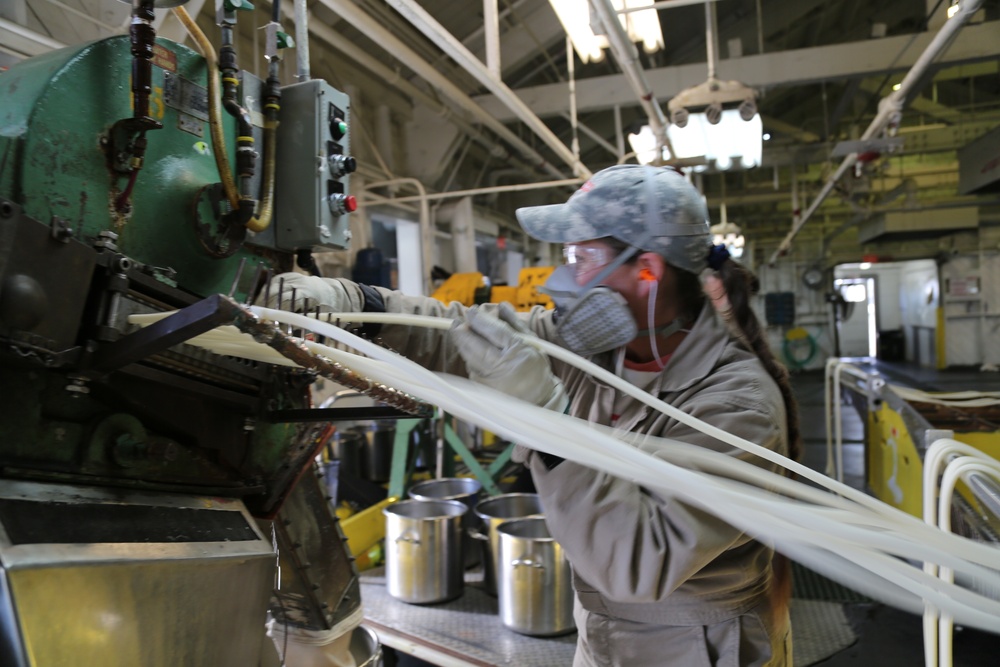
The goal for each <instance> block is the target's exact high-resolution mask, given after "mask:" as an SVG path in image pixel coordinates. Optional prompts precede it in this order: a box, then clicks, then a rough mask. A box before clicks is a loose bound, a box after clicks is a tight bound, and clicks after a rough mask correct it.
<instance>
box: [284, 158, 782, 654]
mask: <svg viewBox="0 0 1000 667" xmlns="http://www.w3.org/2000/svg"><path fill="white" fill-rule="evenodd" d="M516 215H517V218H518V221H519V222H520V224H521V226H522V227H523V228H524V230H525V231H526V232H527V233H528V234H529V235H531V236H532V237H534V238H536V239H539V240H541V241H546V242H550V243H561V244H563V245H564V249H565V254H566V258H567V263H566V264H565V265H564V266H561V267H559V268H558V269H557V270H556V271H555V272H554V273H553V275H552V277H551V278H550V279H549V281H548V282H547V283H546V291H547V292H548V293H549V294H550V295H551V296H552V297H553V299H554V301H555V303H556V308H555V310H554V311H552V310H548V311H547V310H544V309H542V308H535V309H533V310H531V311H529V312H527V313H515V312H514V311H513V309H511V308H509V307H506V306H503V305H502V306H493V305H482V306H477V307H473V308H465V307H463V306H461V305H459V304H455V303H453V304H450V305H447V306H446V305H444V304H441V303H439V302H437V301H435V300H433V299H430V298H424V297H409V296H404V295H402V294H400V293H398V292H393V291H390V290H386V289H376V288H371V287H367V286H362V285H356V284H354V283H351V282H348V281H343V280H334V279H321V278H311V277H306V276H297V275H291V276H286V277H285V281H286V289H287V287H288V286H294V287H295V289H296V293H297V294H298V297H299V298H300V299H301V298H308V299H310V302H309V303H308V304H305V305H306V306H308V307H315V306H317V305H319V307H320V308H321V309H322V310H329V311H338V312H349V311H386V312H402V313H411V314H420V315H432V316H439V317H451V318H453V319H455V320H456V325H455V326H454V327H452V329H451V330H450V331H449V332H441V331H439V330H430V329H420V328H411V327H408V326H402V325H394V326H388V325H387V326H385V327H384V328H383V329H382V331H381V334H380V335H381V337H382V338H383V339H384V341H385V342H386V344H387V345H389V346H390V347H391V348H393V349H395V350H397V351H399V352H400V353H402V354H404V355H406V356H408V357H410V358H412V359H414V360H416V361H419V362H420V363H422V364H423V365H425V366H426V367H428V368H430V369H432V370H441V371H447V372H452V373H465V374H467V375H468V376H469V377H471V378H473V379H474V380H477V381H479V382H482V383H484V384H487V385H490V386H492V387H493V388H495V389H498V390H500V391H503V392H505V393H508V394H510V395H512V396H518V397H521V398H522V399H524V400H528V401H531V402H533V403H535V404H537V405H542V406H546V407H548V408H551V409H553V410H557V411H565V412H568V413H569V414H571V415H573V416H575V417H578V418H580V419H584V420H587V421H589V422H592V423H595V424H602V425H607V426H614V427H616V428H619V429H622V430H624V431H629V432H633V433H639V434H649V435H653V436H662V437H663V438H671V439H674V440H679V441H683V442H687V443H691V444H695V445H699V446H703V447H705V448H709V449H713V450H716V451H721V452H725V453H726V454H729V455H731V456H733V457H738V458H742V459H746V460H752V461H753V462H754V463H755V464H757V465H759V466H761V467H762V468H765V469H768V470H772V469H773V466H772V465H771V464H769V463H767V462H765V461H763V460H760V459H757V458H756V457H753V456H752V455H750V454H747V453H745V452H743V451H742V450H737V449H735V448H732V447H730V446H728V445H725V444H723V443H721V442H719V441H718V440H716V439H715V438H713V437H711V436H708V435H705V434H703V433H701V432H700V431H697V430H695V429H693V428H692V427H690V426H687V425H685V424H681V423H679V422H677V421H676V420H674V419H672V418H670V417H667V416H666V415H663V414H660V413H658V412H655V411H652V410H650V409H649V408H648V407H647V406H646V405H644V404H642V403H640V402H639V401H637V400H635V399H633V398H631V397H628V396H625V395H623V394H620V393H619V392H617V391H616V390H615V389H613V388H611V387H609V386H606V385H605V384H603V383H601V382H600V381H598V380H596V379H594V378H593V377H592V376H590V375H588V374H586V373H584V372H583V371H581V370H578V369H577V368H576V367H573V366H570V365H568V364H566V363H565V362H560V361H556V360H552V361H549V360H547V359H546V357H545V356H544V355H543V354H542V353H541V352H539V351H537V350H536V349H535V348H534V347H532V346H530V345H528V344H527V343H524V342H523V340H521V337H520V335H519V334H523V333H531V334H534V335H537V336H540V337H542V338H544V339H547V340H553V341H556V342H558V343H560V344H561V345H563V346H566V347H568V348H569V349H571V350H573V351H575V352H577V353H578V354H581V355H583V356H586V357H588V358H590V359H591V361H593V362H595V363H597V364H599V365H601V366H603V367H605V368H607V369H609V370H611V371H613V372H615V373H616V374H618V375H619V376H621V377H623V378H625V379H626V380H628V381H629V382H631V383H632V384H634V385H636V386H637V387H640V388H641V389H643V390H645V391H648V392H650V393H652V394H653V395H655V396H657V397H659V398H660V399H662V400H664V401H665V402H667V403H669V404H671V405H673V406H674V407H676V408H679V409H680V410H682V411H684V412H686V413H688V414H690V415H692V416H694V417H697V418H699V419H702V420H704V421H706V422H708V423H710V424H712V425H713V426H716V427H719V428H721V429H723V430H725V431H728V432H730V433H733V434H735V435H738V436H741V437H743V438H746V439H747V440H750V441H751V442H755V443H758V444H760V445H762V446H764V447H766V448H769V449H771V450H774V451H777V452H779V453H781V454H788V453H789V448H790V444H794V443H796V442H797V440H798V424H797V414H796V409H795V404H794V399H793V397H792V394H791V388H790V385H789V382H788V377H787V372H786V371H785V370H784V368H783V367H782V366H781V365H780V364H779V363H778V362H777V361H776V360H775V358H774V356H773V355H772V354H771V352H770V350H769V348H768V347H767V345H766V343H765V341H764V339H763V337H762V332H761V328H760V325H759V323H758V321H757V318H756V316H755V315H754V313H753V311H752V310H751V307H750V297H751V295H752V293H753V292H754V291H755V287H756V282H755V279H754V277H753V274H752V273H751V272H750V271H749V270H747V269H746V268H745V267H743V266H742V265H740V264H739V263H737V262H735V261H734V260H733V259H731V258H730V257H729V256H728V253H727V251H726V250H725V248H724V247H723V246H712V244H711V236H710V234H709V229H708V222H707V218H708V215H707V210H706V207H705V204H704V202H703V199H702V197H701V196H700V194H699V193H698V192H697V190H696V189H695V188H694V187H693V186H692V185H691V184H690V183H688V181H687V180H686V179H685V178H684V177H683V176H682V175H681V174H680V173H678V172H676V171H675V170H672V169H667V168H654V167H644V166H637V165H619V166H614V167H610V168H608V169H605V170H603V171H600V172H598V173H596V174H594V176H593V177H592V178H591V179H590V180H588V181H587V182H586V183H584V185H583V186H582V187H581V188H580V189H579V190H578V191H576V192H575V193H574V194H573V195H572V196H571V197H570V198H569V200H568V201H567V202H566V203H564V204H556V205H550V206H537V207H529V208H522V209H519V210H517V211H516ZM709 304H711V305H709ZM300 305H303V304H301V302H300ZM657 442H661V443H662V442H664V441H657ZM651 446H668V445H666V444H661V445H653V444H652V443H649V444H647V445H644V447H645V448H646V449H647V450H649V448H650V447H651ZM653 453H654V454H655V453H656V452H655V451H653ZM792 453H793V454H794V452H792ZM515 460H518V461H520V462H522V463H523V464H524V465H525V466H527V467H528V468H529V469H530V471H531V475H532V478H533V481H534V484H535V486H536V488H537V491H538V493H539V495H540V498H541V502H542V506H543V508H544V514H545V517H546V522H547V524H548V528H549V530H550V532H551V534H552V535H553V537H554V538H555V539H556V540H557V541H558V542H559V543H560V544H561V545H562V547H563V550H564V552H565V554H566V557H567V559H568V560H569V562H570V564H571V565H572V567H573V572H574V577H573V579H574V589H575V592H576V597H575V609H574V618H575V622H576V626H577V630H578V639H577V648H576V653H575V658H574V663H573V664H574V667H596V666H600V667H604V666H612V665H614V666H617V665H628V666H630V667H639V666H644V665H657V666H664V665H678V666H683V667H691V666H694V665H740V666H750V665H770V666H772V667H778V666H781V665H788V664H791V655H792V654H791V629H790V626H789V618H788V596H789V593H790V585H789V579H788V576H787V567H778V566H777V563H778V562H779V561H780V559H779V558H776V557H775V554H774V552H773V551H772V550H771V549H770V548H768V546H766V545H764V544H762V543H759V542H756V541H754V540H752V539H751V537H750V536H748V535H747V534H745V533H743V532H742V531H741V530H739V529H737V528H735V527H733V526H730V525H729V524H727V523H726V522H725V517H719V516H716V515H714V514H712V513H711V512H709V511H706V510H705V509H702V508H701V507H695V506H693V505H690V504H686V503H684V502H682V501H681V500H679V499H677V498H673V497H670V496H669V495H663V494H660V493H656V492H652V491H650V490H648V489H645V488H643V487H642V486H640V485H638V484H636V483H634V482H632V481H629V480H627V479H622V478H618V477H615V476H612V475H610V474H608V473H606V472H602V471H600V470H596V469H593V468H590V467H588V466H586V465H584V464H582V463H579V462H576V461H573V460H571V459H566V460H562V459H560V458H558V457H556V456H553V455H551V454H548V453H543V452H537V451H532V450H529V449H526V448H522V447H519V448H517V451H516V454H515Z"/></svg>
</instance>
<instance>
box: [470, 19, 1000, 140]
mask: <svg viewBox="0 0 1000 667" xmlns="http://www.w3.org/2000/svg"><path fill="white" fill-rule="evenodd" d="M933 39H934V33H920V34H919V35H916V36H914V35H899V36H897V37H884V38H882V39H877V40H867V41H864V42H851V43H847V44H833V45H830V46H819V47H814V48H809V49H794V50H790V51H779V52H775V53H765V54H761V55H753V56H746V57H744V58H736V59H729V60H722V61H720V62H719V63H718V66H717V76H718V78H720V79H735V80H737V81H742V82H743V83H745V84H747V85H748V86H752V87H755V88H762V89H766V88H777V87H784V86H794V85H802V84H809V83H819V82H821V81H835V80H840V79H844V78H848V77H856V76H872V75H878V74H887V73H890V72H904V71H906V70H908V69H909V68H910V67H912V65H913V64H914V63H915V62H916V61H917V58H919V57H920V54H921V53H922V52H923V50H924V49H925V48H926V47H927V46H928V45H929V44H930V43H931V40H933ZM901 53H902V55H900V54H901ZM997 57H1000V21H990V22H987V23H981V24H979V25H971V26H966V27H965V29H964V30H963V31H962V39H959V40H956V41H955V43H954V44H952V45H951V47H949V49H948V51H947V53H945V54H944V55H943V57H942V60H941V61H940V63H939V65H944V66H954V65H958V64H961V63H965V62H976V61H982V60H989V59H995V58H997ZM646 74H647V77H648V78H649V82H650V84H651V86H652V88H653V90H655V91H656V95H657V97H659V98H660V99H664V100H666V99H669V98H671V97H673V96H674V95H676V94H677V93H679V92H681V91H682V90H684V89H685V88H689V87H691V86H694V85H697V84H699V83H702V82H704V81H705V78H706V67H705V64H704V63H695V64H691V65H681V66H678V67H663V68H659V69H652V70H648V71H647V72H646ZM514 92H515V93H517V95H518V97H520V98H521V99H522V100H523V101H524V103H525V104H527V105H528V106H529V107H530V108H531V109H532V110H533V111H534V112H535V114H536V115H538V116H540V117H542V118H545V117H549V116H554V115H559V114H560V113H562V112H564V111H565V110H566V108H567V105H568V99H567V95H566V85H565V84H546V85H542V86H534V87H529V88H520V89H518V90H515V91H514ZM576 97H577V101H576V105H577V112H578V113H585V112H588V111H599V110H604V109H610V108H612V107H614V106H615V105H630V104H631V105H637V104H638V103H639V102H638V100H636V99H635V93H634V92H633V91H632V89H631V87H630V86H629V85H628V82H627V81H626V80H625V79H624V77H622V76H621V75H620V74H613V75H608V76H599V77H593V78H589V79H580V80H578V81H577V82H576ZM473 99H474V100H475V101H476V102H477V103H478V104H479V105H480V106H481V107H482V108H483V109H484V110H486V111H487V112H488V113H489V114H490V115H492V116H494V117H495V118H497V119H498V120H500V121H502V122H513V121H515V120H516V119H517V118H516V116H515V115H514V114H513V113H512V112H511V111H510V110H509V109H508V108H507V107H506V106H505V105H504V104H503V103H502V102H501V101H500V100H499V99H497V98H496V97H495V96H493V95H482V96H478V97H475V98H473Z"/></svg>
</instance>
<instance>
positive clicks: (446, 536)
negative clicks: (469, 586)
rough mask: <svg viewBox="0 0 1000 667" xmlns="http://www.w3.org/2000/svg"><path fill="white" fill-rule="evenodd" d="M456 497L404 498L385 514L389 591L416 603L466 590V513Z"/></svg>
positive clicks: (385, 510) (390, 507) (426, 602)
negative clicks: (464, 521)
mask: <svg viewBox="0 0 1000 667" xmlns="http://www.w3.org/2000/svg"><path fill="white" fill-rule="evenodd" d="M467 512H468V508H467V507H466V506H465V505H463V504H462V503H460V502H458V501H456V500H401V501H399V502H398V503H393V504H392V505H389V506H388V507H386V508H385V509H384V510H382V513H383V514H385V517H386V521H385V547H386V548H385V577H386V588H387V589H388V591H389V595H391V596H392V597H394V598H396V599H397V600H402V601H403V602H410V603H412V604H429V603H432V602H444V601H445V600H451V599H452V598H456V597H458V596H459V595H461V594H462V587H463V585H464V584H465V578H464V572H463V569H462V534H463V531H462V517H463V516H464V515H465V514H466V513H467Z"/></svg>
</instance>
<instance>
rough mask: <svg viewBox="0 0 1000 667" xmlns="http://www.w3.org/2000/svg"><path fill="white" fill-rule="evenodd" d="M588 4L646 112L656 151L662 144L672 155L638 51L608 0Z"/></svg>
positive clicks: (658, 105) (663, 117)
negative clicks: (599, 22)
mask: <svg viewBox="0 0 1000 667" xmlns="http://www.w3.org/2000/svg"><path fill="white" fill-rule="evenodd" d="M590 6H591V7H592V8H593V10H594V13H595V14H596V15H597V17H598V18H599V19H600V21H601V24H602V25H603V26H604V33H605V36H606V37H607V38H608V44H609V45H610V47H611V54H612V56H614V59H615V61H616V62H617V63H618V67H620V68H621V70H622V72H623V73H624V74H625V79H626V80H627V81H628V83H629V86H631V87H632V90H633V91H634V92H635V94H636V95H637V96H638V97H639V104H640V105H641V106H642V108H643V110H644V111H645V112H646V118H647V122H648V123H649V127H650V129H651V130H653V134H654V135H655V136H656V147H657V150H658V151H660V149H662V147H664V146H666V147H667V150H669V151H670V156H671V157H673V156H674V150H673V146H671V145H670V138H669V137H667V117H666V116H665V115H664V113H663V109H661V108H660V104H659V102H657V101H656V96H655V95H654V94H653V88H652V86H650V85H649V81H648V80H647V79H646V73H645V72H644V71H643V69H642V65H641V64H640V63H639V52H638V51H637V50H636V48H635V44H633V43H632V42H631V41H630V40H629V38H628V35H627V34H626V33H625V28H623V27H622V24H621V22H620V21H619V20H618V13H617V10H616V9H615V8H614V6H613V5H612V4H611V0H590Z"/></svg>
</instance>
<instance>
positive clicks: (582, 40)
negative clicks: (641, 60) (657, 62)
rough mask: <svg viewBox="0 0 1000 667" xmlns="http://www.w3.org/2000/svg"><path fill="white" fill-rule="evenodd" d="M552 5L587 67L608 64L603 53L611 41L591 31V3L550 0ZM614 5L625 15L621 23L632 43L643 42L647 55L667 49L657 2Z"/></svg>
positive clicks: (616, 1)
mask: <svg viewBox="0 0 1000 667" xmlns="http://www.w3.org/2000/svg"><path fill="white" fill-rule="evenodd" d="M549 3H550V4H551V5H552V9H554V10H555V12H556V16H557V17H558V18H559V22H560V23H561V24H562V26H563V29H564V30H565V31H566V34H567V35H569V39H570V41H571V42H573V49H574V50H575V51H576V53H577V55H578V56H579V57H580V60H581V61H583V62H585V63H588V62H595V63H596V62H601V61H602V60H604V51H603V49H606V48H608V38H607V37H605V36H604V35H596V34H594V30H593V29H592V28H591V27H590V4H589V3H588V2H587V0H549ZM611 5H612V6H613V7H614V8H615V11H617V12H623V11H624V12H625V13H619V14H618V21H619V22H620V23H621V25H622V28H624V30H625V32H626V33H627V34H628V38H629V40H631V41H632V42H642V48H643V49H644V50H645V51H646V53H652V52H654V51H656V50H657V49H662V48H663V31H662V30H661V29H660V17H659V15H658V14H657V13H656V9H655V7H654V5H653V0H611ZM644 8H645V9H644Z"/></svg>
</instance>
